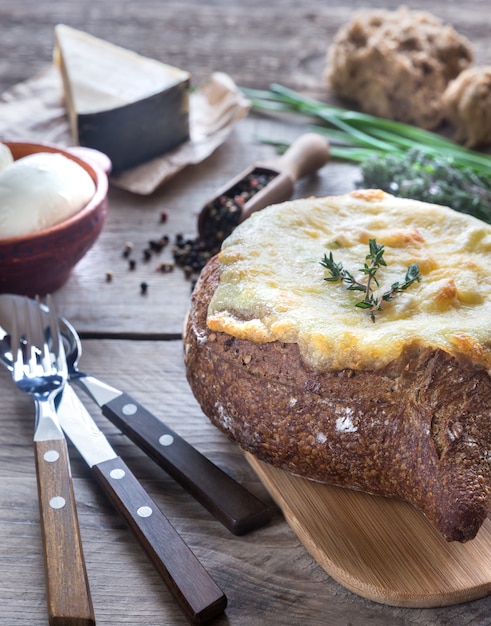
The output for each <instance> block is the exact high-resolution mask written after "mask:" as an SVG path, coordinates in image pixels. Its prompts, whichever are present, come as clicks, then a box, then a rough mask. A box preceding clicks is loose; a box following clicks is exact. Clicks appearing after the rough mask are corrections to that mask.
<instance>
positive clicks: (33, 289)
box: [0, 141, 110, 297]
mask: <svg viewBox="0 0 491 626" xmlns="http://www.w3.org/2000/svg"><path fill="white" fill-rule="evenodd" d="M4 143H5V144H6V145H7V146H8V147H9V148H10V150H11V151H12V154H13V156H14V159H20V158H21V157H24V156H27V155H28V154H32V153H34V152H60V153H61V154H63V155H64V156H66V157H68V158H69V159H72V160H73V161H75V162H76V163H78V164H79V165H81V166H82V167H83V168H84V170H86V171H87V172H88V173H89V175H90V176H91V177H92V180H93V181H94V183H95V186H96V191H95V194H94V196H93V197H92V199H91V200H90V202H89V203H88V204H87V205H86V206H85V207H84V208H83V209H82V210H81V211H79V212H78V213H76V214H75V215H72V216H71V217H69V218H68V219H66V220H64V221H63V222H60V223H59V224H56V225H55V226H51V227H50V228H46V229H44V230H40V231H38V232H35V233H32V234H29V235H22V236H19V237H11V238H8V239H2V238H1V235H0V293H16V294H22V295H27V296H31V297H33V296H35V295H39V296H44V295H46V294H47V293H50V292H52V291H56V289H59V288H60V287H61V286H62V285H63V284H64V283H65V282H66V281H67V280H68V278H69V277H70V273H71V271H72V269H73V268H74V266H75V265H76V264H77V263H78V262H79V261H80V259H81V258H82V257H83V256H84V255H85V253H86V252H87V251H88V250H89V248H90V247H91V246H92V245H93V244H94V242H95V241H96V239H97V238H98V236H99V234H100V232H101V229H102V226H103V224H104V220H105V217H106V213H107V190H108V180H107V172H108V171H109V167H110V164H109V162H108V163H107V164H106V165H105V160H104V159H105V157H104V155H98V154H95V158H94V155H93V154H91V153H90V152H89V151H87V152H84V151H82V150H81V151H78V150H77V149H74V150H73V152H71V151H70V150H67V149H63V148H58V147H56V146H52V145H46V144H37V143H18V142H8V141H6V142H4ZM86 155H87V158H86ZM99 156H100V158H98V157H99ZM104 167H106V170H104Z"/></svg>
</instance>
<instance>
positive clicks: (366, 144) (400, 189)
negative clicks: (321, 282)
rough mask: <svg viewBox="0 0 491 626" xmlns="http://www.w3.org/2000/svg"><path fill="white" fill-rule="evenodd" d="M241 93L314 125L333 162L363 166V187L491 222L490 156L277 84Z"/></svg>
mask: <svg viewBox="0 0 491 626" xmlns="http://www.w3.org/2000/svg"><path fill="white" fill-rule="evenodd" d="M242 90H243V92H244V94H245V95H246V97H247V98H249V100H250V101H251V103H252V108H253V109H255V110H260V111H267V112H269V113H288V114H292V113H293V114H299V115H300V116H302V117H303V118H305V117H306V118H310V119H311V120H313V121H314V123H313V124H310V125H309V126H310V130H313V131H315V132H318V133H320V134H322V135H324V136H325V137H326V139H328V140H329V143H330V147H331V156H332V157H333V158H334V159H338V160H342V161H349V162H354V163H357V164H359V166H360V170H361V176H362V180H361V181H359V182H358V183H357V186H358V187H360V188H361V187H365V188H378V189H383V190H384V191H387V192H389V193H392V194H393V195H396V196H400V197H406V198H413V199H415V200H422V201H425V202H433V203H435V204H443V205H446V206H450V207H452V208H453V209H455V210H457V211H461V212H463V213H468V214H470V215H474V216H475V217H478V218H479V219H482V220H484V221H486V222H488V223H491V157H490V156H488V155H486V154H484V153H481V152H477V151H474V150H470V149H468V148H465V147H464V146H461V145H459V144H457V143H455V142H454V141H452V140H451V139H448V138H446V137H443V136H441V135H438V134H436V133H433V132H431V131H427V130H424V129H421V128H417V127H415V126H411V125H410V124H405V123H403V122H397V121H394V120H388V119H384V118H380V117H376V116H374V115H370V114H367V113H361V112H358V111H350V110H347V109H344V108H342V107H336V106H331V105H328V104H326V103H323V102H320V101H318V100H315V99H312V98H308V97H306V96H303V95H301V94H299V93H298V92H296V91H294V90H292V89H288V88H286V87H283V86H281V85H278V84H273V85H272V86H271V87H270V89H269V90H258V89H246V88H243V89H242ZM268 143H275V144H276V146H277V147H278V149H280V150H281V149H283V148H286V145H285V144H281V143H278V142H272V141H269V142H268Z"/></svg>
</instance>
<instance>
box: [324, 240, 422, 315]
mask: <svg viewBox="0 0 491 626" xmlns="http://www.w3.org/2000/svg"><path fill="white" fill-rule="evenodd" d="M368 245H369V254H367V256H366V258H365V263H364V264H363V267H362V268H360V269H359V270H358V271H359V272H361V273H362V274H363V275H364V276H366V282H361V281H358V280H356V279H355V277H354V276H353V274H351V272H349V271H348V270H347V269H345V268H344V267H343V264H342V263H336V262H335V261H334V258H333V255H332V252H330V253H329V256H327V254H324V258H323V259H322V261H321V262H320V263H321V265H322V266H323V267H325V268H326V269H328V270H329V272H330V275H329V276H325V277H324V280H325V281H327V282H328V283H336V282H339V281H343V282H344V283H345V284H346V285H348V286H347V289H348V291H361V292H363V293H364V294H365V297H364V298H363V300H360V301H359V302H357V303H356V304H355V306H356V307H357V308H359V309H367V310H368V311H369V313H370V317H371V320H372V322H375V315H376V312H377V311H381V310H382V303H383V302H389V301H390V300H393V299H394V298H395V296H396V295H397V294H398V293H402V292H404V291H406V289H407V288H408V287H410V286H411V285H412V284H413V283H414V282H415V281H420V280H421V274H420V271H419V266H418V265H417V264H416V263H411V265H410V266H409V267H408V269H407V272H406V276H405V277H404V281H403V282H402V283H401V282H395V283H393V284H392V285H391V288H390V289H389V290H388V291H386V292H384V293H382V294H376V293H374V289H373V286H372V285H373V284H375V286H376V287H379V282H378V279H377V272H378V271H379V269H380V267H381V266H387V263H386V262H385V259H384V252H385V249H384V246H383V245H382V244H379V243H377V240H376V239H370V241H369V243H368ZM367 261H368V263H367Z"/></svg>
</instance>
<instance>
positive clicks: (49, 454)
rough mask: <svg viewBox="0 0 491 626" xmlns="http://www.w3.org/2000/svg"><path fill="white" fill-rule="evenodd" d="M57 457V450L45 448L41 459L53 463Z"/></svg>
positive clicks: (58, 454)
mask: <svg viewBox="0 0 491 626" xmlns="http://www.w3.org/2000/svg"><path fill="white" fill-rule="evenodd" d="M59 458H60V453H59V452H58V451H57V450H47V451H46V452H45V453H44V455H43V459H44V460H45V461H46V462H47V463H55V462H56V461H57V460H58V459H59Z"/></svg>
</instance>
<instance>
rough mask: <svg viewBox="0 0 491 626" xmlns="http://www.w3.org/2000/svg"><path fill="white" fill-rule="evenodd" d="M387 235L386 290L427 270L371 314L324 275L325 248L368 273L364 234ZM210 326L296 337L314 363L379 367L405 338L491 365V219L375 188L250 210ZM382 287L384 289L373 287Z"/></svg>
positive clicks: (228, 258) (227, 260)
mask: <svg viewBox="0 0 491 626" xmlns="http://www.w3.org/2000/svg"><path fill="white" fill-rule="evenodd" d="M372 238H374V239H376V240H377V242H378V243H380V244H383V245H384V246H385V255H384V259H385V261H386V262H387V267H383V268H381V269H380V270H379V272H378V273H377V278H378V279H379V283H380V287H379V289H380V291H381V292H385V291H387V290H388V289H390V287H391V285H392V283H394V282H395V281H402V280H403V279H404V276H405V273H406V270H407V268H408V266H409V265H410V264H411V263H418V265H419V267H420V271H421V275H422V279H421V281H420V282H419V283H414V284H413V285H412V286H411V287H410V288H409V289H408V290H407V291H406V292H404V293H402V294H398V295H397V296H396V298H395V299H394V300H393V301H391V302H384V304H383V310H382V311H381V312H378V313H377V315H376V320H375V322H372V320H371V318H370V315H369V314H368V313H367V312H366V311H363V310H361V309H358V308H355V303H356V302H358V301H359V300H360V299H362V297H363V294H360V292H354V291H348V290H347V289H346V285H345V284H343V283H340V282H339V283H328V282H326V281H325V280H324V277H325V276H328V275H329V272H328V271H327V270H326V269H325V268H324V267H323V266H322V265H321V264H320V261H321V260H322V258H323V256H324V253H327V255H329V252H330V251H332V252H333V257H334V260H335V261H336V262H342V264H343V266H344V267H345V268H346V269H348V270H349V271H351V273H352V274H354V275H355V277H356V278H360V277H361V274H359V273H358V269H359V268H360V267H362V266H363V263H364V260H365V257H366V255H367V254H368V241H369V239H372ZM219 260H220V265H221V276H220V284H219V286H218V288H217V290H216V292H215V294H214V296H213V298H212V300H211V302H210V306H209V310H208V318H207V323H208V326H209V328H210V329H211V330H213V331H218V332H225V333H228V334H230V335H232V336H234V337H237V338H239V339H248V340H251V341H254V342H259V343H262V342H271V341H280V342H286V343H292V342H295V343H297V344H298V345H299V348H300V351H301V354H302V358H303V359H304V361H305V362H306V364H307V365H308V366H309V367H311V368H312V369H314V370H316V371H324V370H326V369H343V368H352V369H375V368H379V367H383V366H384V365H387V364H388V363H389V362H391V361H392V360H394V359H396V358H397V357H399V356H400V354H401V352H402V351H403V349H404V348H405V347H407V346H409V345H413V344H418V345H421V346H425V347H427V346H429V347H433V348H440V349H442V350H445V351H446V352H448V353H450V354H452V355H453V356H457V357H465V358H466V359H467V360H469V359H470V360H471V361H472V362H473V363H474V364H476V365H480V366H483V367H485V368H486V369H487V370H488V371H489V370H491V226H489V225H488V224H485V223H484V222H481V221H480V220H478V219H475V218H473V217H470V216H468V215H464V214H461V213H457V212H456V211H453V210H452V209H449V208H446V207H441V206H437V205H433V204H427V203H423V202H418V201H413V200H406V199H401V198H395V197H393V196H391V195H389V194H386V193H384V192H382V191H379V190H363V191H355V192H352V193H350V194H347V195H344V196H333V197H326V198H318V199H317V198H312V199H307V200H295V201H291V202H285V203H283V204H279V205H275V206H271V207H269V208H267V209H265V210H263V211H260V212H258V213H255V214H253V215H252V216H251V217H250V218H249V219H247V220H246V221H245V222H244V223H242V224H241V225H240V226H239V227H238V228H236V229H235V231H234V232H233V233H232V235H231V236H230V237H229V238H228V239H227V240H226V241H225V242H224V243H223V246H222V250H221V252H220V255H219ZM378 291H379V290H377V293H378Z"/></svg>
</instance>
